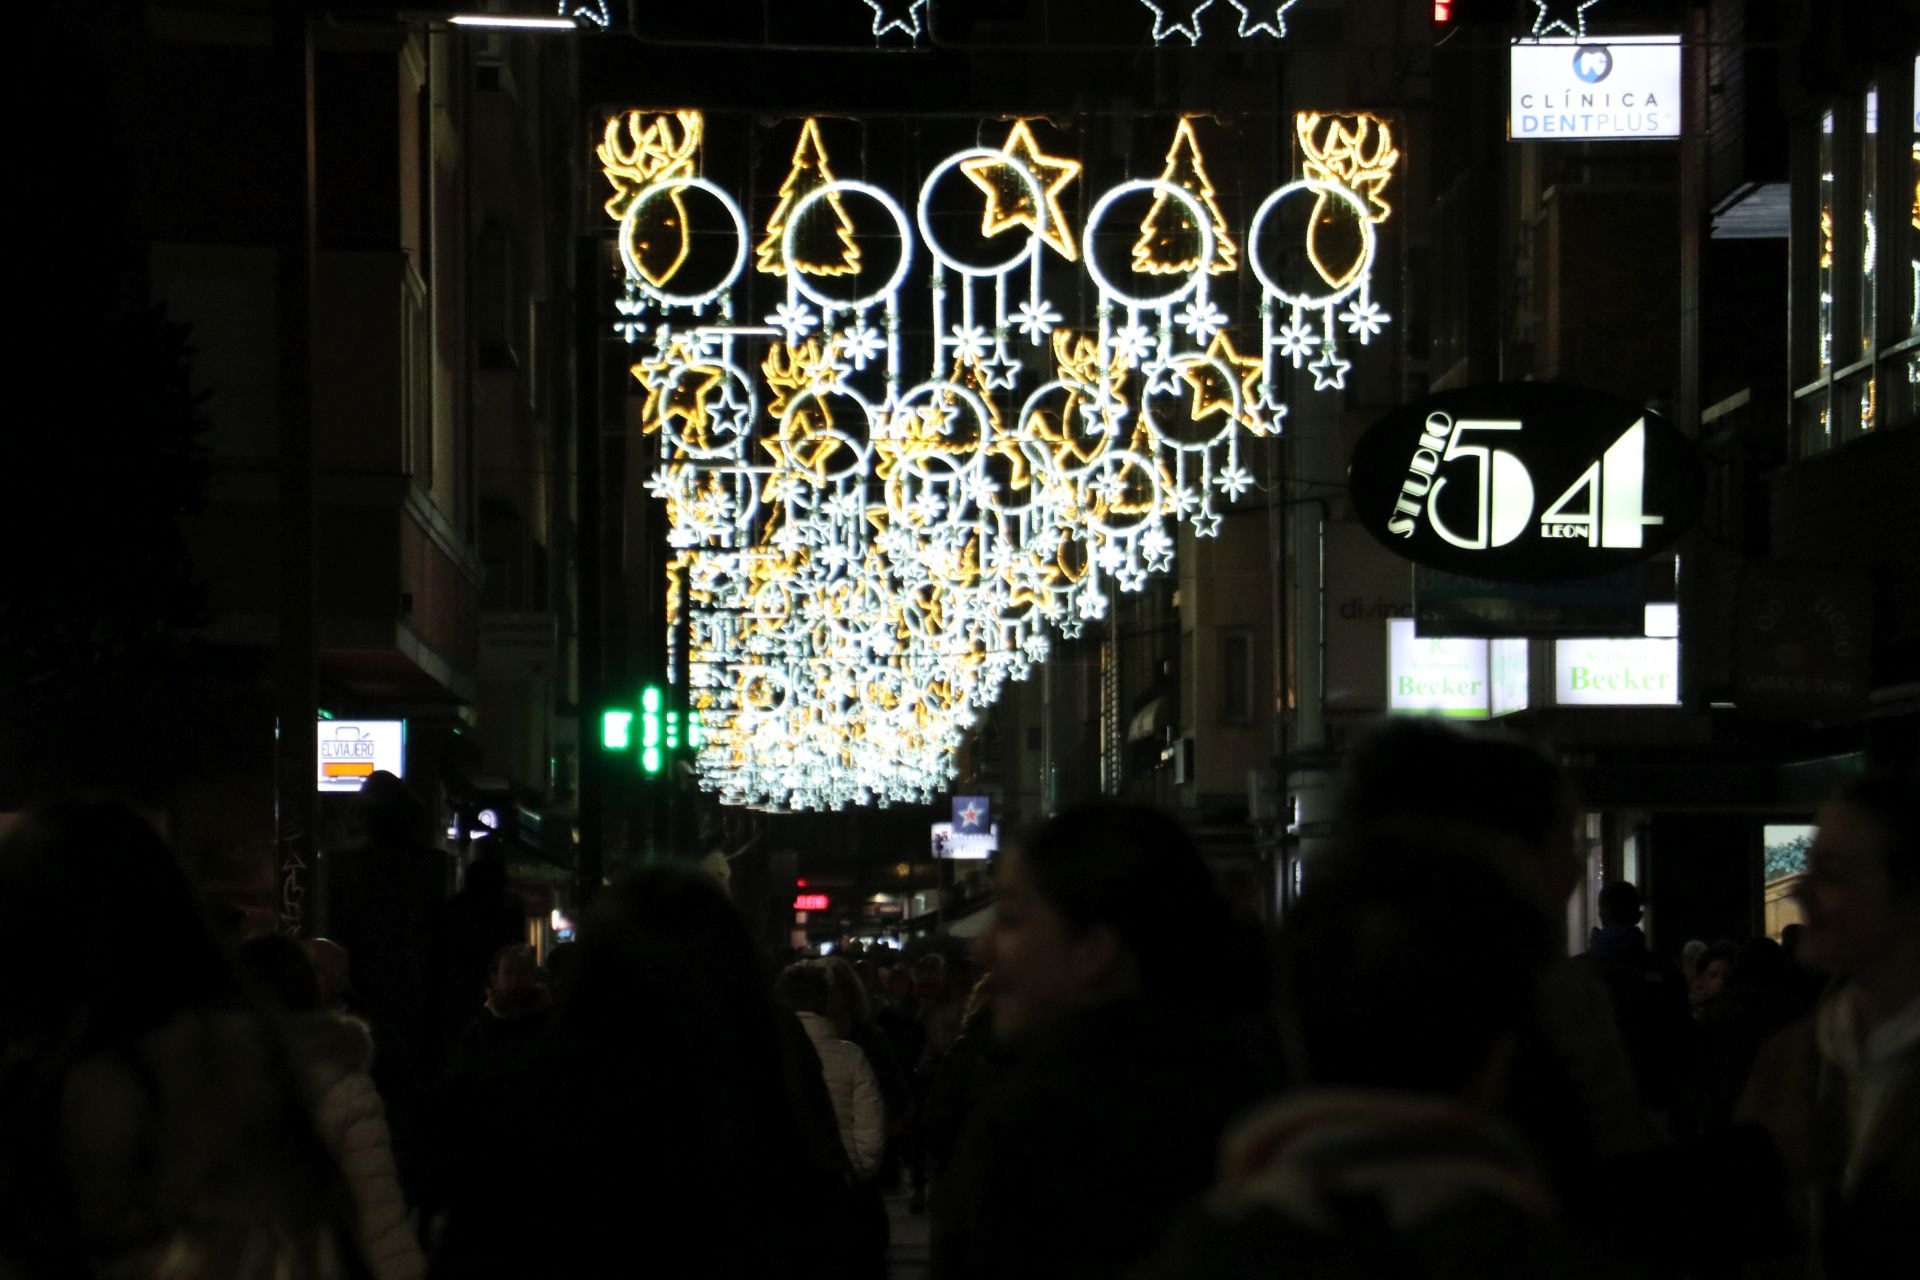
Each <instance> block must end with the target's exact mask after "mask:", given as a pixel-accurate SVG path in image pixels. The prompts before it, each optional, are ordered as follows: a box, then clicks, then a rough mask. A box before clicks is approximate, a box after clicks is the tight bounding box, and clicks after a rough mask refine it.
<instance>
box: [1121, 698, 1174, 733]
mask: <svg viewBox="0 0 1920 1280" xmlns="http://www.w3.org/2000/svg"><path fill="white" fill-rule="evenodd" d="M1166 727H1167V700H1166V699H1165V698H1163V697H1162V698H1154V699H1152V700H1150V701H1149V702H1148V703H1147V704H1146V705H1145V706H1143V707H1141V708H1140V709H1139V710H1138V711H1136V712H1134V713H1133V719H1132V721H1130V722H1129V723H1128V725H1127V741H1128V742H1143V741H1145V740H1147V739H1149V738H1158V737H1159V736H1160V731H1161V730H1162V729H1164V728H1166Z"/></svg>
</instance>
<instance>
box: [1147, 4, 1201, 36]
mask: <svg viewBox="0 0 1920 1280" xmlns="http://www.w3.org/2000/svg"><path fill="white" fill-rule="evenodd" d="M1140 3H1141V4H1144V5H1145V6H1147V8H1148V9H1149V10H1151V11H1152V13H1153V42H1154V43H1155V44H1163V43H1165V42H1166V41H1168V40H1171V39H1172V38H1173V37H1175V36H1185V37H1186V38H1187V43H1188V44H1198V43H1200V15H1201V14H1203V13H1205V12H1206V11H1207V10H1208V9H1210V8H1212V7H1213V0H1140ZM1169 14H1171V15H1173V16H1171V17H1169V16H1168V15H1169ZM1181 14H1185V15H1186V16H1185V17H1181V16H1180V15H1181Z"/></svg>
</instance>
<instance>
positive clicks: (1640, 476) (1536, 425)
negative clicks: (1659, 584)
mask: <svg viewBox="0 0 1920 1280" xmlns="http://www.w3.org/2000/svg"><path fill="white" fill-rule="evenodd" d="M1702 474H1703V473H1702V468H1701V465H1700V460H1699V456H1698V454H1697V453H1696V452H1695V450H1694V447H1693V445H1692V443H1691V442H1689V441H1688V440H1687V439H1686V438H1685V437H1683V436H1682V435H1680V433H1679V432H1677V431H1675V430H1674V429H1673V427H1672V426H1671V425H1669V424H1668V423H1667V421H1666V420H1665V419H1664V418H1661V417H1660V416H1659V415H1658V414H1655V413H1651V412H1649V411H1648V410H1646V409H1643V408H1639V407H1638V406H1635V405H1633V404H1631V403H1629V402H1627V401H1625V400H1619V399H1616V398H1614V397H1613V396H1608V395H1601V394H1599V393H1597V392H1592V391H1581V390H1579V389H1577V388H1573V387H1562V386H1553V385H1550V384H1544V383H1502V384H1498V385H1494V386H1485V387H1464V388H1461V389H1460V390H1457V391H1446V392H1442V393H1440V394H1439V395H1436V396H1434V397H1432V398H1431V399H1428V400H1425V401H1422V402H1420V403H1418V404H1414V405H1408V406H1405V407H1403V408H1400V409H1396V410H1395V411H1394V412H1393V413H1392V414H1390V415H1388V416H1387V417H1386V418H1383V419H1382V420H1381V421H1379V422H1377V423H1375V424H1374V425H1373V426H1372V427H1370V428H1369V429H1368V430H1367V433H1366V434H1365V435H1364V436H1362V437H1361V439H1360V443H1359V445H1358V446H1357V447H1356V448H1355V449H1354V453H1353V466H1352V471H1351V483H1352V489H1353V503H1354V509H1355V511H1356V513H1357V514H1358V515H1359V517H1360V521H1361V523H1362V524H1364V525H1365V526H1366V528H1367V531H1368V532H1369V533H1371V534H1373V536H1374V537H1376V538H1378V539H1380V541H1381V542H1383V543H1385V544H1386V546H1388V547H1389V548H1391V549H1392V550H1393V551H1394V553H1395V554H1397V555H1399V556H1402V557H1404V558H1405V559H1408V560H1412V561H1414V562H1416V563H1418V564H1424V565H1428V566H1430V567H1432V568H1435V569H1442V570H1445V571H1446V572H1449V573H1457V574H1464V575H1466V576H1469V577H1475V578H1490V579H1493V580H1496V581H1501V582H1556V581H1561V580H1565V579H1573V578H1591V577H1593V576H1595V575H1597V574H1602V573H1606V572H1607V571H1608V570H1612V569H1618V568H1621V567H1623V566H1625V565H1630V564H1633V563H1636V562H1638V561H1641V560H1645V559H1647V558H1649V557H1651V556H1652V555H1654V554H1655V553H1656V552H1658V551H1660V550H1662V549H1663V548H1665V547H1667V546H1670V545H1671V544H1672V543H1673V542H1674V541H1675V540H1676V539H1678V538H1679V537H1680V535H1681V534H1682V533H1684V532H1686V530H1687V528H1688V527H1689V526H1690V525H1691V524H1692V523H1693V521H1694V519H1695V517H1696V516H1698V514H1699V511H1700V496H1701V487H1702Z"/></svg>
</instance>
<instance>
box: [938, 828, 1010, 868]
mask: <svg viewBox="0 0 1920 1280" xmlns="http://www.w3.org/2000/svg"><path fill="white" fill-rule="evenodd" d="M998 852H1000V824H999V823H997V822H995V823H991V824H989V825H988V827H987V829H986V830H984V831H961V830H959V829H958V828H957V827H956V826H955V825H954V824H953V823H951V822H936V823H934V824H933V856H934V857H936V858H940V859H946V860H951V861H954V862H968V861H973V862H983V861H985V860H986V859H988V858H991V857H993V855H994V854H996V853H998Z"/></svg>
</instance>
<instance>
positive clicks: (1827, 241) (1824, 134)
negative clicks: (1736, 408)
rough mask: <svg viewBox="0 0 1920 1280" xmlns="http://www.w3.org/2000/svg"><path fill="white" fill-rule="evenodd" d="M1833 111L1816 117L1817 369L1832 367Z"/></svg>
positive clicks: (1824, 370) (1825, 369)
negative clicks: (1818, 213) (1817, 234)
mask: <svg viewBox="0 0 1920 1280" xmlns="http://www.w3.org/2000/svg"><path fill="white" fill-rule="evenodd" d="M1833 226H1834V215H1833V112H1831V111H1829V112H1827V113H1826V114H1825V115H1824V116H1822V117H1821V118H1820V322H1819V328H1818V330H1817V333H1818V337H1817V339H1816V340H1817V342H1818V343H1819V368H1820V372H1822V373H1825V372H1827V371H1828V370H1829V369H1831V368H1833Z"/></svg>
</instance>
